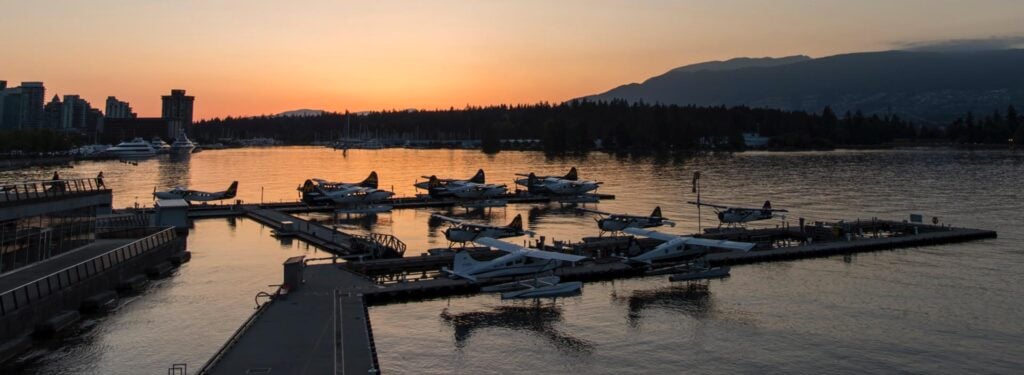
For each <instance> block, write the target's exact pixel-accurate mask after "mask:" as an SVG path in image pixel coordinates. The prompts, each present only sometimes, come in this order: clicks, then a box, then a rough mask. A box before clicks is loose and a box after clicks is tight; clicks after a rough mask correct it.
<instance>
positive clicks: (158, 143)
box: [149, 137, 171, 154]
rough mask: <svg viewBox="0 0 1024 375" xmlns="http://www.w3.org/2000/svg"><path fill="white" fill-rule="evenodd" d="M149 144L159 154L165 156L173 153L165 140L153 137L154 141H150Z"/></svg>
mask: <svg viewBox="0 0 1024 375" xmlns="http://www.w3.org/2000/svg"><path fill="white" fill-rule="evenodd" d="M149 144H150V145H152V146H153V148H154V149H156V152H158V153H161V154H164V153H168V152H171V145H169V144H167V142H164V140H163V139H160V137H153V140H151V141H149Z"/></svg>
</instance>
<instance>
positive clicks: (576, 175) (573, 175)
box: [562, 167, 580, 181]
mask: <svg viewBox="0 0 1024 375" xmlns="http://www.w3.org/2000/svg"><path fill="white" fill-rule="evenodd" d="M562 179H565V180H570V181H576V180H578V179H580V176H579V172H576V167H572V168H569V173H566V174H565V177H562Z"/></svg>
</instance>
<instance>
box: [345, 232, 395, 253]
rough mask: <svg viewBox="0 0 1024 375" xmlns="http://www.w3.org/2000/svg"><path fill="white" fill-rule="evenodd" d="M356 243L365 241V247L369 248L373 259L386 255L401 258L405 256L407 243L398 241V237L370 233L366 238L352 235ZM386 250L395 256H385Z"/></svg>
mask: <svg viewBox="0 0 1024 375" xmlns="http://www.w3.org/2000/svg"><path fill="white" fill-rule="evenodd" d="M352 237H353V238H354V239H355V240H356V241H363V244H364V246H367V247H369V249H368V250H369V251H370V253H371V255H372V256H373V258H383V257H385V255H389V256H393V255H397V257H399V258H401V257H402V256H404V255H405V248H406V245H405V242H402V240H400V239H398V237H395V236H392V235H390V234H384V233H369V234H367V235H365V236H360V235H352ZM384 250H390V251H392V252H394V254H385V253H384Z"/></svg>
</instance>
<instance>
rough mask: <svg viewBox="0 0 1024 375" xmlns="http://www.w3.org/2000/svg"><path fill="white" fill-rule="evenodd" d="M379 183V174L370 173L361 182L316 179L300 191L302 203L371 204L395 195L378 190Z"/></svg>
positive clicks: (307, 182) (303, 185) (307, 181)
mask: <svg viewBox="0 0 1024 375" xmlns="http://www.w3.org/2000/svg"><path fill="white" fill-rule="evenodd" d="M377 181H378V180H377V172H370V175H369V176H368V177H366V179H365V180H363V181H361V182H330V181H327V180H323V179H319V178H314V179H309V180H306V182H304V183H303V184H302V186H300V187H299V191H300V192H302V201H304V202H306V203H309V204H330V203H334V204H342V205H348V204H370V203H377V202H380V201H383V200H385V199H388V198H390V197H391V196H393V195H395V193H392V192H390V191H387V190H380V189H377Z"/></svg>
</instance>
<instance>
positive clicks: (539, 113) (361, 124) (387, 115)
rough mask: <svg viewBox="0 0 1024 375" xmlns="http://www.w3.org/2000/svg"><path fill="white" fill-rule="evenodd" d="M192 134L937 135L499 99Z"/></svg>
mask: <svg viewBox="0 0 1024 375" xmlns="http://www.w3.org/2000/svg"><path fill="white" fill-rule="evenodd" d="M193 131H194V133H195V137H197V138H199V139H200V140H204V141H212V140H214V139H217V138H250V137H273V138H276V139H278V140H281V141H284V142H286V143H308V142H311V141H316V140H320V141H328V140H334V139H339V138H345V137H351V138H364V139H369V138H375V139H418V140H445V139H472V140H480V141H481V144H482V147H483V148H484V149H486V150H489V151H495V150H497V149H500V147H501V145H502V143H501V140H509V139H539V140H540V141H541V144H542V145H543V148H544V151H547V152H552V153H566V152H578V151H587V150H592V149H594V148H596V147H597V145H598V144H599V145H600V146H601V148H604V149H609V150H624V151H653V152H661V151H688V150H702V149H726V150H740V149H743V147H744V142H743V133H758V134H760V135H761V136H764V137H770V138H771V139H772V143H771V144H770V147H771V148H777V149H812V148H817V149H827V148H833V147H836V146H844V145H868V146H870V145H879V144H883V143H886V142H891V141H892V140H894V139H900V138H910V139H914V138H922V137H925V138H927V137H939V136H941V134H936V133H935V132H933V131H930V130H929V129H927V128H925V129H922V128H920V127H918V126H915V125H914V124H913V123H912V122H910V121H906V120H904V119H901V118H900V117H899V116H895V115H889V116H879V115H870V116H868V115H864V114H862V113H860V112H853V113H849V112H847V113H844V114H842V115H839V114H836V113H833V111H832V110H831V109H830V108H827V107H826V108H825V109H824V111H822V113H820V114H814V113H807V112H802V111H784V110H778V109H763V108H750V107H725V106H716V107H697V106H678V105H662V104H648V103H629V102H626V101H621V100H612V101H570V102H566V103H561V104H551V103H537V104H529V105H497V106H486V107H466V108H462V109H455V108H450V109H447V110H429V111H412V110H392V111H379V112H370V113H363V114H356V115H352V114H347V113H323V114H321V115H319V116H312V117H276V116H259V117H245V118H230V117H229V118H225V119H212V120H207V121H200V122H198V123H197V124H195V126H194V127H193Z"/></svg>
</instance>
